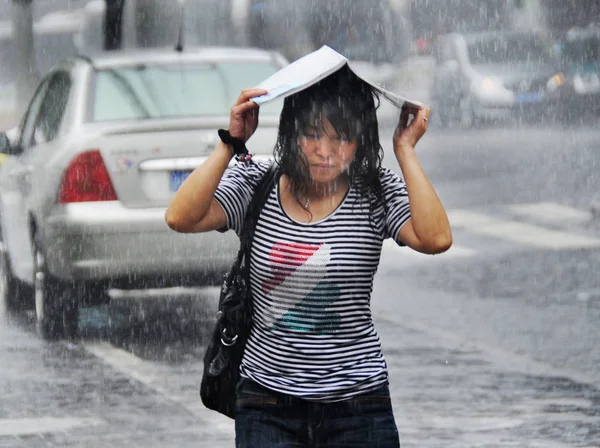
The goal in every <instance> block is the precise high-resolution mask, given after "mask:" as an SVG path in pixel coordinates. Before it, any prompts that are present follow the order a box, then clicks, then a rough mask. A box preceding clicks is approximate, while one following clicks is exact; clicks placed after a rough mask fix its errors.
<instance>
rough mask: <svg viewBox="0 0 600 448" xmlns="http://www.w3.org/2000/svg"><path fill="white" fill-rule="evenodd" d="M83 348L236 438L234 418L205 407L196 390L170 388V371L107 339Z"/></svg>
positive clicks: (87, 344) (207, 423)
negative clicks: (193, 391)
mask: <svg viewBox="0 0 600 448" xmlns="http://www.w3.org/2000/svg"><path fill="white" fill-rule="evenodd" d="M83 347H84V348H85V349H86V350H87V351H88V352H89V353H91V354H92V355H94V356H96V357H97V358H100V359H102V360H103V361H104V362H106V363H107V364H109V365H111V366H112V367H114V368H115V369H116V370H118V371H119V372H121V373H123V374H125V375H127V376H129V377H131V378H133V379H134V380H136V381H138V382H140V383H142V384H143V385H145V386H146V387H148V388H149V389H152V390H154V391H155V392H157V393H158V394H160V395H162V396H163V397H165V398H167V399H168V400H170V401H172V402H175V403H177V404H178V405H180V406H182V407H183V408H184V409H186V410H187V411H188V412H190V413H191V414H192V415H195V416H196V417H198V418H200V420H202V421H203V422H204V423H205V424H206V425H207V426H208V427H210V428H212V429H213V430H215V431H219V432H220V433H222V435H223V436H224V437H233V434H234V426H233V420H231V419H229V418H227V417H225V416H222V415H221V414H219V413H217V412H215V411H211V410H209V409H207V408H206V407H204V405H203V404H202V401H201V400H200V395H199V394H198V392H197V391H195V393H193V394H190V393H184V392H183V391H179V393H177V392H174V391H170V390H169V388H168V384H169V382H173V378H171V377H170V375H169V374H168V373H164V374H161V373H160V372H159V371H158V367H157V365H156V364H154V363H152V362H149V361H145V360H143V359H141V358H139V357H137V356H135V355H134V354H132V353H129V352H127V351H125V350H122V349H120V348H116V347H113V346H112V345H110V344H108V343H105V342H90V343H84V344H83ZM197 381H198V384H199V381H200V378H197ZM165 385H166V386H165Z"/></svg>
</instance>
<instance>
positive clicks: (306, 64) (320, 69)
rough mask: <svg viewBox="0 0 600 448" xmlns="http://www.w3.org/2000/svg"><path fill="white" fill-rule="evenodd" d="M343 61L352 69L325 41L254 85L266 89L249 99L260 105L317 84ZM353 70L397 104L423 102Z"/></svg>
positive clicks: (417, 104) (397, 105)
mask: <svg viewBox="0 0 600 448" xmlns="http://www.w3.org/2000/svg"><path fill="white" fill-rule="evenodd" d="M344 65H348V66H349V67H350V70H352V64H351V63H350V62H349V61H348V59H347V58H346V57H345V56H343V55H341V54H340V53H338V52H337V51H335V50H334V49H333V48H331V47H328V46H327V45H324V46H323V47H321V48H320V49H318V50H316V51H313V52H312V53H309V54H307V55H306V56H303V57H301V58H300V59H298V60H296V61H294V62H292V63H291V64H289V65H287V66H285V67H284V68H282V69H281V70H279V71H278V72H277V73H274V74H273V75H271V76H270V77H269V78H267V79H266V80H264V81H263V82H261V83H260V84H259V85H258V86H256V87H257V88H260V89H265V90H267V91H268V92H269V93H267V94H266V95H262V96H258V97H255V98H252V101H254V102H255V103H256V104H258V105H261V104H265V103H267V102H269V101H273V100H275V99H278V98H285V97H287V96H289V95H292V94H294V93H296V92H299V91H301V90H304V89H306V88H307V87H310V86H312V85H313V84H316V83H317V82H319V81H320V80H322V79H323V78H325V77H327V76H329V75H331V74H332V73H334V72H336V71H337V70H339V69H340V68H342V67H343V66H344ZM353 73H354V74H356V76H358V77H359V78H360V79H362V80H363V81H365V82H366V83H368V84H369V85H371V86H373V87H374V88H375V90H377V91H378V92H379V93H380V94H381V95H382V96H383V97H384V98H386V99H387V100H388V101H389V102H390V103H392V104H393V105H395V106H396V107H399V108H401V107H402V106H403V105H405V104H406V105H408V106H415V107H423V103H421V102H419V101H412V100H409V99H408V98H405V97H403V96H401V95H398V94H397V93H394V92H390V91H389V90H386V89H384V88H383V87H381V86H378V85H376V84H374V83H372V82H370V81H369V80H367V79H365V78H364V77H362V76H359V75H358V74H357V73H356V72H355V71H353Z"/></svg>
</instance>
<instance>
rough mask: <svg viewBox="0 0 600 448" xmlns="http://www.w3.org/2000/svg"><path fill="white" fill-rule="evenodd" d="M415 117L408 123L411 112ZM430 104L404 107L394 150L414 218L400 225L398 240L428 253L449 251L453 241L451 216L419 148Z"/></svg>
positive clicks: (395, 134)
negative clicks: (431, 181)
mask: <svg viewBox="0 0 600 448" xmlns="http://www.w3.org/2000/svg"><path fill="white" fill-rule="evenodd" d="M411 114H413V116H414V119H413V120H412V121H411V123H410V124H409V125H408V126H407V123H408V119H409V116H410V115H411ZM428 119H429V108H422V109H418V110H411V109H403V110H402V112H401V114H400V122H399V124H398V127H397V128H396V132H395V133H394V153H395V155H396V159H397V160H398V164H399V165H400V169H401V170H402V174H403V176H404V181H405V182H406V190H407V192H408V199H409V203H410V214H411V219H410V220H409V221H408V222H407V223H406V224H405V225H404V226H402V228H401V229H400V232H399V233H398V240H399V241H401V242H402V243H404V244H406V245H407V246H408V247H410V248H412V249H414V250H416V251H419V252H422V253H426V254H438V253H442V252H445V251H446V250H448V249H449V248H450V246H451V245H452V231H451V229H450V223H449V221H448V216H447V215H446V211H445V210H444V206H443V205H442V203H441V201H440V199H439V197H438V195H437V193H436V192H435V190H434V188H433V186H432V185H431V183H430V182H429V179H427V176H426V175H425V172H424V171H423V168H422V167H421V164H420V163H419V160H418V159H417V154H416V151H415V146H416V144H417V142H418V141H419V139H420V138H421V137H422V136H423V134H425V131H426V130H427V121H428Z"/></svg>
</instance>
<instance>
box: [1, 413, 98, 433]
mask: <svg viewBox="0 0 600 448" xmlns="http://www.w3.org/2000/svg"><path fill="white" fill-rule="evenodd" d="M106 423H107V422H105V421H104V420H100V419H96V418H69V417H63V418H51V417H41V418H7V419H0V436H26V435H32V434H45V433H52V432H64V431H69V430H71V429H75V428H86V427H90V426H100V425H105V424H106Z"/></svg>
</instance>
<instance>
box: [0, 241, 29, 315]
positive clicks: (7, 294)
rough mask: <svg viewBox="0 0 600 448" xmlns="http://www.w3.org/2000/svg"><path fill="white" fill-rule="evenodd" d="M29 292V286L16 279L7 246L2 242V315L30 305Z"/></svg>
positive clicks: (0, 285) (0, 289)
mask: <svg viewBox="0 0 600 448" xmlns="http://www.w3.org/2000/svg"><path fill="white" fill-rule="evenodd" d="M29 291H30V289H29V288H28V287H27V285H25V284H23V283H21V282H20V281H19V280H18V279H16V278H15V277H14V275H13V273H12V269H11V267H10V259H9V255H8V252H7V250H6V246H5V245H4V242H3V241H2V240H0V313H4V315H7V313H8V312H9V311H10V310H11V309H13V308H17V307H22V306H24V305H25V304H26V303H27V304H28V299H29V298H30V294H28V292H29Z"/></svg>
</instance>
